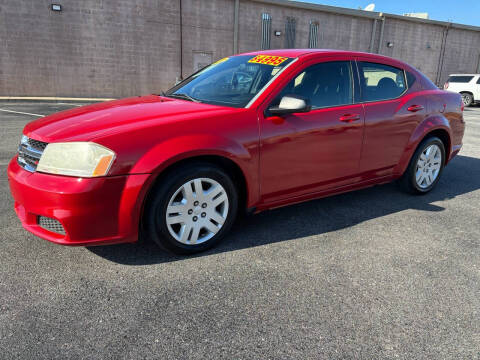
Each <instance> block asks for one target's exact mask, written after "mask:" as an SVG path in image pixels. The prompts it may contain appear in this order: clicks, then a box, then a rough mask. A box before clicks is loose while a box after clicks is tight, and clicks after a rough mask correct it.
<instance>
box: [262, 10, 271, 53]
mask: <svg viewBox="0 0 480 360" xmlns="http://www.w3.org/2000/svg"><path fill="white" fill-rule="evenodd" d="M271 34H272V17H271V16H270V14H267V13H263V14H262V46H261V48H262V50H268V49H270V37H271Z"/></svg>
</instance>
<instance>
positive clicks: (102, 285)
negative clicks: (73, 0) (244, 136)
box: [0, 102, 480, 359]
mask: <svg viewBox="0 0 480 360" xmlns="http://www.w3.org/2000/svg"><path fill="white" fill-rule="evenodd" d="M77 105H78V104H72V103H68V104H65V103H55V104H52V103H50V104H46V103H23V102H4V103H0V137H1V138H0V139H1V141H0V174H1V175H0V200H1V202H0V210H1V212H0V359H144V358H145V359H354V358H355V359H480V247H479V245H480V107H476V108H468V109H466V111H465V118H466V122H467V128H466V134H465V137H464V147H463V149H462V151H461V153H460V155H459V156H457V157H456V158H455V159H454V160H453V161H452V162H451V163H450V164H449V165H448V166H447V168H446V169H445V171H444V173H443V177H442V179H441V180H440V182H439V184H438V186H437V188H436V189H435V190H434V191H433V192H431V193H429V194H427V195H425V196H411V195H406V194H404V193H402V192H401V191H399V190H398V189H397V187H396V185H395V184H387V185H382V186H376V187H372V188H369V189H365V190H361V191H356V192H352V193H348V194H343V195H339V196H334V197H330V198H326V199H320V200H315V201H310V202H307V203H303V204H298V205H294V206H290V207H285V208H281V209H277V210H273V211H268V212H265V213H261V214H259V215H255V216H251V217H247V218H245V219H242V220H240V221H239V222H238V223H237V224H236V225H235V227H234V229H233V231H232V233H231V235H229V236H227V238H226V239H225V240H224V242H223V243H222V244H220V246H218V247H217V248H216V249H213V250H211V251H209V252H206V253H203V254H201V255H198V256H195V257H178V256H173V255H170V254H166V253H164V252H162V251H160V250H158V249H157V248H156V247H155V246H154V245H152V244H142V245H137V244H129V245H115V246H104V247H92V248H85V247H73V248H72V247H63V246H59V245H55V244H52V243H49V242H47V241H44V240H41V239H39V238H37V237H35V236H34V235H31V234H30V233H28V232H26V231H25V230H23V228H22V226H21V225H20V222H19V220H18V219H17V217H16V215H15V213H14V211H13V201H12V198H11V196H10V193H9V189H8V181H7V179H6V167H7V164H8V161H9V160H10V158H11V157H12V156H13V155H14V154H15V152H16V149H17V147H18V143H19V141H20V136H21V130H22V128H23V126H24V125H25V124H26V123H27V122H29V121H32V120H34V119H36V118H38V116H41V115H47V114H50V113H53V112H56V111H60V110H64V109H68V108H70V107H73V106H77ZM5 110H7V111H5Z"/></svg>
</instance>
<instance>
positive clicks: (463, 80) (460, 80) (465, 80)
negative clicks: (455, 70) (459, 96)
mask: <svg viewBox="0 0 480 360" xmlns="http://www.w3.org/2000/svg"><path fill="white" fill-rule="evenodd" d="M472 79H473V76H450V77H449V78H448V82H451V83H468V82H470V81H472Z"/></svg>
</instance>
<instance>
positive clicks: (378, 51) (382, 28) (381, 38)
mask: <svg viewBox="0 0 480 360" xmlns="http://www.w3.org/2000/svg"><path fill="white" fill-rule="evenodd" d="M385 19H386V17H385V16H383V17H382V26H380V39H378V50H377V54H381V53H382V44H383V31H384V30H385Z"/></svg>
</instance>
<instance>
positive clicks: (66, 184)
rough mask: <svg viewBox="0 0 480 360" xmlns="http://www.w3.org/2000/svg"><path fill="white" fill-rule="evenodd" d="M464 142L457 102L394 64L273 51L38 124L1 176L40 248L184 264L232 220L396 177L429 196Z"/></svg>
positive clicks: (356, 56) (375, 58) (351, 55)
mask: <svg viewBox="0 0 480 360" xmlns="http://www.w3.org/2000/svg"><path fill="white" fill-rule="evenodd" d="M463 133H464V120H463V103H462V100H461V96H460V95H459V94H455V93H449V92H445V91H442V90H439V89H438V88H437V87H436V86H435V85H434V84H433V83H432V82H431V81H430V80H429V79H428V78H427V77H425V76H424V75H422V74H421V73H420V72H419V71H418V70H416V69H414V68H413V67H411V66H409V65H407V64H405V63H403V62H400V61H398V60H394V59H391V58H387V57H384V56H379V55H373V54H367V53H356V52H346V51H332V50H311V49H309V50H270V51H264V52H254V53H247V54H241V55H237V56H232V57H228V58H224V59H222V60H219V61H217V62H215V63H213V64H211V65H210V66H208V67H206V68H204V69H202V70H200V71H199V72H197V73H195V74H193V75H192V76H190V77H189V78H188V79H186V80H184V81H183V82H181V83H180V84H178V85H176V86H175V87H173V88H172V89H170V90H169V91H167V92H166V93H162V94H160V95H150V96H143V97H133V98H128V99H123V100H117V101H111V102H106V103H99V104H94V105H89V106H85V107H80V108H76V109H73V110H68V111H64V112H60V113H57V114H54V115H50V116H47V117H45V118H42V119H40V120H37V121H34V122H32V123H30V124H28V125H27V126H26V127H25V129H24V132H23V137H22V140H21V143H20V147H19V151H18V154H17V155H16V156H15V157H14V158H13V159H12V161H11V162H10V164H9V167H8V178H9V182H10V188H11V192H12V195H13V197H14V199H15V210H16V212H17V214H18V216H19V218H20V220H21V221H22V224H23V226H24V227H25V228H26V229H27V230H29V231H31V232H32V233H34V234H36V235H38V236H39V237H41V238H44V239H47V240H50V241H53V242H55V243H59V244H63V245H85V246H87V245H88V246H89V245H100V244H112V243H121V242H135V241H137V240H138V238H139V237H141V236H145V237H148V238H151V239H153V240H154V241H155V242H156V243H158V244H159V245H160V246H161V247H163V248H164V249H167V250H169V251H172V252H175V253H184V254H189V253H194V252H198V251H202V250H205V249H207V248H209V247H211V246H213V245H215V244H216V243H218V241H219V240H220V239H221V238H222V237H223V236H224V235H225V233H227V232H228V230H229V229H230V227H231V226H232V223H233V222H234V220H235V217H236V215H237V212H238V211H244V210H247V211H250V212H258V211H262V210H266V209H271V208H274V207H279V206H283V205H288V204H292V203H297V202H300V201H305V200H310V199H314V198H320V197H324V196H328V195H332V194H338V193H342V192H346V191H351V190H355V189H360V188H364V187H367V186H372V185H375V184H381V183H386V182H390V181H393V180H398V182H399V184H400V185H401V187H402V188H403V189H405V190H406V191H408V192H410V193H415V194H424V193H427V192H429V191H430V190H432V189H433V188H434V187H435V185H436V184H437V182H438V180H439V178H440V175H441V173H442V170H443V168H444V166H445V165H446V164H447V163H448V162H449V161H450V160H451V159H452V158H453V157H454V156H455V155H456V154H457V153H458V152H459V151H460V148H461V146H462V137H463ZM319 221H321V219H320V220H319Z"/></svg>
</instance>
